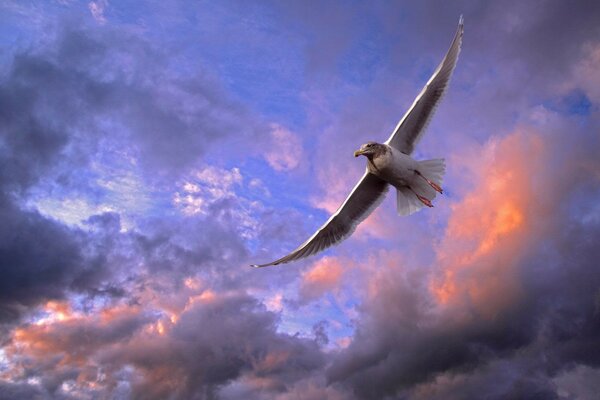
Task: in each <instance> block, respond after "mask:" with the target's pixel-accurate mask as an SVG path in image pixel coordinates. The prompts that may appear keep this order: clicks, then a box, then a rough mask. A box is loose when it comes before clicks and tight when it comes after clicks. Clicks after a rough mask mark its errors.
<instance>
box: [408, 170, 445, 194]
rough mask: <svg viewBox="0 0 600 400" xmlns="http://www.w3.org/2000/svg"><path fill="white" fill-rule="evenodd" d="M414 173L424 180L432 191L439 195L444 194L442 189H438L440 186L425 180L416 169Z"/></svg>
mask: <svg viewBox="0 0 600 400" xmlns="http://www.w3.org/2000/svg"><path fill="white" fill-rule="evenodd" d="M415 173H416V174H417V175H419V176H420V177H421V178H423V179H425V181H426V182H427V183H428V184H429V186H431V187H432V188H433V189H434V190H435V191H436V192H438V193H439V194H442V193H444V192H443V191H442V188H441V187H440V185H438V184H437V183H435V182H432V181H430V180H429V179H427V178H426V177H425V176H423V174H421V172H420V171H418V170H416V169H415Z"/></svg>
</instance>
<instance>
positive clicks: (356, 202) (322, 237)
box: [252, 172, 388, 267]
mask: <svg viewBox="0 0 600 400" xmlns="http://www.w3.org/2000/svg"><path fill="white" fill-rule="evenodd" d="M387 190H388V184H387V183H386V182H385V181H384V180H382V179H380V178H378V177H376V176H375V175H373V174H371V173H369V172H365V173H364V175H363V176H362V178H361V179H360V181H358V183H357V184H356V186H354V189H353V190H352V192H351V193H350V195H349V196H348V197H347V198H346V200H345V201H344V203H342V205H341V206H340V208H338V210H337V211H336V212H335V213H334V214H333V215H332V216H331V217H330V218H329V219H328V220H327V222H325V223H324V224H323V226H321V228H320V229H319V230H318V231H317V232H315V233H314V234H313V235H312V236H311V237H310V238H309V239H308V240H307V241H306V242H304V243H303V244H302V245H300V246H299V247H298V248H297V249H296V250H294V251H292V252H291V253H290V254H288V255H286V256H284V257H282V258H280V259H278V260H275V261H273V262H270V263H267V264H261V265H252V266H253V267H268V266H270V265H278V264H284V263H287V262H290V261H294V260H298V259H301V258H304V257H308V256H310V255H313V254H316V253H318V252H320V251H322V250H325V249H326V248H328V247H330V246H333V245H335V244H339V243H340V242H341V241H343V240H344V239H346V238H347V237H348V236H350V235H351V234H352V232H354V230H355V229H356V227H357V226H358V224H360V223H361V222H362V221H363V220H364V219H365V218H367V217H368V216H369V214H371V212H373V210H374V209H375V208H377V206H378V205H379V204H380V203H381V201H382V200H383V199H384V197H385V193H386V192H387Z"/></svg>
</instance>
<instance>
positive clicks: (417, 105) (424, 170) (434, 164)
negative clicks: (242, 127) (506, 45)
mask: <svg viewBox="0 0 600 400" xmlns="http://www.w3.org/2000/svg"><path fill="white" fill-rule="evenodd" d="M463 30H464V27H463V17H462V15H461V17H460V19H459V21H458V29H457V30H456V34H455V35H454V39H453V40H452V43H451V45H450V48H449V49H448V52H447V53H446V55H445V56H444V59H443V60H442V62H441V63H440V65H439V66H438V67H437V69H436V70H435V72H434V73H433V75H432V76H431V78H429V81H427V84H426V85H425V87H424V88H423V89H422V90H421V93H419V95H418V96H417V98H416V99H415V101H414V102H413V103H412V106H411V107H410V109H409V110H408V111H407V112H406V114H404V116H403V117H402V119H401V120H400V122H398V125H396V128H395V129H394V131H393V132H392V134H391V136H390V137H389V138H388V140H386V141H385V142H384V143H377V142H367V143H365V144H363V145H362V146H361V147H360V149H358V150H357V151H355V152H354V156H355V157H359V156H364V157H366V159H367V168H366V171H365V173H364V174H363V176H362V178H361V179H360V180H359V181H358V183H357V184H356V185H355V186H354V189H352V192H350V195H349V196H348V197H347V198H346V200H345V201H344V202H343V203H342V205H341V206H340V207H339V208H338V209H337V211H336V212H335V213H334V214H333V215H332V216H331V217H330V218H329V219H328V220H327V222H325V223H324V224H323V226H321V228H320V229H319V230H318V231H317V232H315V233H314V234H313V235H312V236H311V237H310V238H309V239H308V240H307V241H306V242H304V243H303V244H302V245H300V246H299V247H298V248H297V249H296V250H294V251H292V252H291V253H290V254H288V255H286V256H284V257H282V258H280V259H278V260H275V261H272V262H270V263H267V264H259V265H257V264H254V265H252V267H256V268H261V267H268V266H271V265H278V264H284V263H288V262H290V261H295V260H299V259H301V258H305V257H308V256H311V255H313V254H316V253H318V252H320V251H322V250H324V249H326V248H328V247H330V246H333V245H336V244H339V243H340V242H342V241H343V240H344V239H346V238H347V237H349V236H350V235H351V234H352V232H354V230H355V229H356V227H357V226H358V224H360V223H361V222H362V221H363V220H364V219H365V218H367V217H368V216H369V215H370V214H371V212H373V210H375V208H377V206H378V205H379V204H380V203H381V202H382V201H383V199H384V197H385V194H386V193H387V191H388V189H389V186H390V185H391V186H393V187H394V188H396V209H397V212H398V215H401V216H406V215H410V214H413V213H414V212H416V211H418V210H420V209H421V208H423V207H433V204H432V203H431V200H433V199H434V198H435V196H436V195H437V194H438V193H440V194H441V193H443V191H442V187H441V184H442V178H443V176H444V172H445V170H446V165H445V161H444V159H442V158H439V159H433V160H424V161H417V160H415V159H414V158H412V157H411V154H412V152H413V150H414V148H415V145H416V144H417V142H418V141H419V139H420V138H421V136H423V133H424V131H425V129H426V127H427V125H428V123H429V121H430V120H431V117H432V116H433V113H434V111H435V109H436V107H437V105H438V104H439V102H440V99H441V98H442V97H443V95H444V93H445V91H446V88H447V87H448V83H449V81H450V77H451V75H452V72H453V71H454V67H455V66H456V61H457V60H458V54H459V53H460V48H461V44H462V37H463Z"/></svg>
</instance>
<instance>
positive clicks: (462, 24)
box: [458, 14, 465, 27]
mask: <svg viewBox="0 0 600 400" xmlns="http://www.w3.org/2000/svg"><path fill="white" fill-rule="evenodd" d="M464 25H465V19H464V18H463V15H462V14H460V17H459V18H458V26H460V27H463V26H464Z"/></svg>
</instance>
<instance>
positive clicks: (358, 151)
mask: <svg viewBox="0 0 600 400" xmlns="http://www.w3.org/2000/svg"><path fill="white" fill-rule="evenodd" d="M362 153H363V152H362V150H356V151H355V152H354V157H358V156H360V155H361V154H362Z"/></svg>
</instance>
